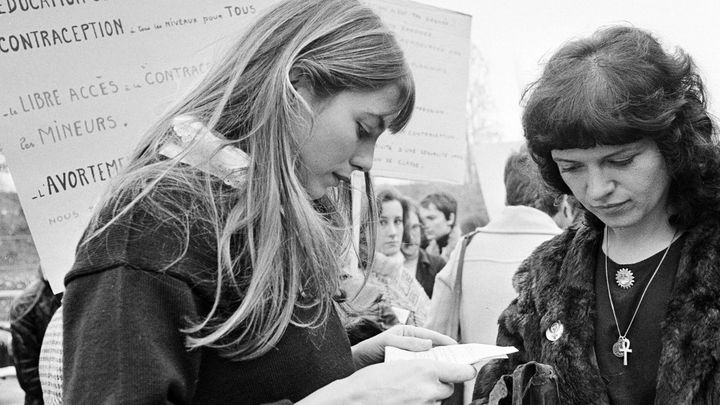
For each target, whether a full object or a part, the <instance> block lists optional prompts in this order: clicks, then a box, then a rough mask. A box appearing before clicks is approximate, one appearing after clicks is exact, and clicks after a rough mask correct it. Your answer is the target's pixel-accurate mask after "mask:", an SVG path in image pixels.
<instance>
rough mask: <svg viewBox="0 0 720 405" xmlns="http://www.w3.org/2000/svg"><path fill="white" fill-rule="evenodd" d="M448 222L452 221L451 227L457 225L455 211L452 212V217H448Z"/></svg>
mask: <svg viewBox="0 0 720 405" xmlns="http://www.w3.org/2000/svg"><path fill="white" fill-rule="evenodd" d="M448 222H450V227H451V228H452V227H453V226H455V214H454V213H452V212H451V213H450V218H448Z"/></svg>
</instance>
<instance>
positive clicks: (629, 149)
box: [550, 145, 639, 163]
mask: <svg viewBox="0 0 720 405" xmlns="http://www.w3.org/2000/svg"><path fill="white" fill-rule="evenodd" d="M638 147H639V146H635V145H632V146H631V145H623V147H622V149H620V150H617V151H615V152H613V153H610V154H608V155H605V156H602V158H601V159H607V158H611V157H614V156H616V155H619V154H622V153H626V152H636V151H637V148H638ZM550 156H551V157H552V160H553V161H555V162H556V163H560V162H567V163H575V162H576V160H572V159H564V158H561V157H557V158H556V157H554V156H552V155H550Z"/></svg>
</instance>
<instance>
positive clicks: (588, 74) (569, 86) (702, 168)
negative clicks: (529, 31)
mask: <svg viewBox="0 0 720 405" xmlns="http://www.w3.org/2000/svg"><path fill="white" fill-rule="evenodd" d="M523 99H524V101H525V111H524V113H523V128H524V132H525V138H526V139H527V143H528V149H529V151H530V153H531V155H532V157H533V159H534V160H535V161H536V162H537V163H538V166H539V168H540V172H541V175H542V177H543V179H544V180H545V181H546V182H547V183H548V184H549V185H550V186H551V187H552V188H554V189H556V190H557V191H559V192H561V193H565V194H571V193H572V192H571V190H570V189H569V188H568V186H567V185H566V184H565V182H564V181H563V179H562V177H561V176H560V171H559V170H558V167H557V164H556V163H555V162H554V161H553V160H552V156H551V151H552V150H553V149H575V148H580V149H585V148H591V147H593V146H596V145H620V144H627V143H631V142H636V141H639V140H641V139H643V138H645V137H648V138H650V139H652V140H653V141H654V142H655V143H656V144H657V145H658V148H659V150H660V153H661V154H662V156H663V158H664V160H665V164H666V165H667V167H668V173H669V174H670V176H671V183H670V190H669V201H668V202H669V204H670V205H671V206H673V207H674V208H675V209H676V211H677V214H676V215H673V217H671V221H672V222H673V223H674V224H676V225H679V226H685V227H690V226H692V225H694V224H696V223H698V222H700V221H702V219H703V218H704V217H706V216H707V215H709V214H711V213H717V212H718V211H720V149H718V144H717V132H716V127H715V124H714V123H713V120H712V118H711V117H710V115H709V113H708V111H707V108H706V101H705V94H704V90H703V83H702V80H701V78H700V76H699V75H698V74H697V73H696V71H695V65H694V64H693V61H692V59H691V58H690V56H689V55H687V54H686V53H685V52H684V51H683V50H681V49H677V50H676V52H675V53H674V54H669V53H667V52H665V51H664V50H663V48H662V47H661V45H660V43H659V42H658V40H657V39H655V38H654V37H653V36H652V35H651V34H650V33H648V32H646V31H643V30H641V29H638V28H635V27H628V26H614V27H610V28H605V29H600V30H598V31H596V32H595V33H594V34H593V35H592V36H590V37H589V38H586V39H579V40H575V41H572V42H568V43H566V44H565V45H564V46H563V47H562V48H560V50H558V51H557V52H556V53H555V54H554V55H553V56H552V57H551V58H550V60H549V61H548V62H547V65H546V66H545V69H544V71H543V73H542V76H541V77H540V79H539V80H537V81H536V82H535V83H533V84H531V85H530V86H529V87H528V89H527V90H526V92H525V94H524V96H523ZM585 213H586V218H587V219H589V221H588V222H589V223H590V224H596V225H599V220H598V219H597V218H596V217H594V215H592V214H590V213H589V212H587V211H585Z"/></svg>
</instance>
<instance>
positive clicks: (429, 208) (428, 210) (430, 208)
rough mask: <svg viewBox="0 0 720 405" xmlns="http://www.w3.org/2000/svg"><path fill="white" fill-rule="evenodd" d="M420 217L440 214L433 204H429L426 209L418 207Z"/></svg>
mask: <svg viewBox="0 0 720 405" xmlns="http://www.w3.org/2000/svg"><path fill="white" fill-rule="evenodd" d="M420 212H421V213H422V215H432V214H438V213H440V210H439V209H438V208H437V207H436V206H435V204H433V203H429V204H428V205H427V207H420Z"/></svg>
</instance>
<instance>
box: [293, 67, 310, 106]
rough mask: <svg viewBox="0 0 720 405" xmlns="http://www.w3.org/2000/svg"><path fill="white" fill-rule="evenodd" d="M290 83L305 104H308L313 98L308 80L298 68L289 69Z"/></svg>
mask: <svg viewBox="0 0 720 405" xmlns="http://www.w3.org/2000/svg"><path fill="white" fill-rule="evenodd" d="M290 83H291V84H292V86H293V88H294V89H295V91H297V92H298V93H300V95H301V96H302V98H303V99H305V101H306V102H308V103H310V102H312V100H313V99H314V98H315V96H314V95H315V92H314V91H313V88H312V85H311V83H310V80H308V77H307V75H305V74H304V73H303V72H302V71H301V70H300V69H299V68H296V67H294V68H292V69H290Z"/></svg>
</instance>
